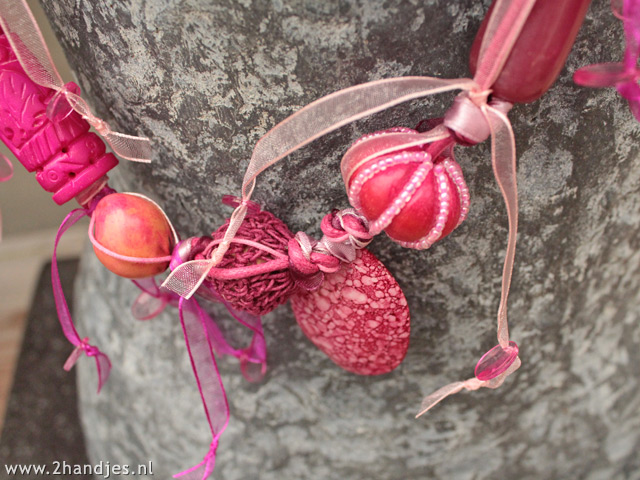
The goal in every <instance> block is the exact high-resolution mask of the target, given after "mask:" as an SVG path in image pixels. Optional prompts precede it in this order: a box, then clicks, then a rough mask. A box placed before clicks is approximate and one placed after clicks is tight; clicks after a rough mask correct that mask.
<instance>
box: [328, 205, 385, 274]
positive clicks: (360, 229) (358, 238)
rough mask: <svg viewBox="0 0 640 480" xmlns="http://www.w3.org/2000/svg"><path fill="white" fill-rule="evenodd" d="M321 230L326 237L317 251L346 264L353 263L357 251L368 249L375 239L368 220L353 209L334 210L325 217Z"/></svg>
mask: <svg viewBox="0 0 640 480" xmlns="http://www.w3.org/2000/svg"><path fill="white" fill-rule="evenodd" d="M320 228H321V229H322V233H323V234H324V236H323V237H322V239H321V240H320V241H319V242H318V246H317V247H316V250H318V251H320V252H326V253H329V254H331V255H333V256H334V257H337V258H339V259H340V260H341V261H343V262H346V263H351V262H353V260H354V259H355V258H356V250H359V249H362V248H364V247H366V246H367V245H369V243H370V242H371V240H372V239H373V234H372V233H371V232H370V231H369V222H368V220H367V219H366V217H365V216H364V215H361V214H359V213H358V212H356V210H355V209H353V208H346V209H344V210H334V211H333V212H331V213H329V214H327V215H325V217H324V218H323V219H322V223H321V225H320Z"/></svg>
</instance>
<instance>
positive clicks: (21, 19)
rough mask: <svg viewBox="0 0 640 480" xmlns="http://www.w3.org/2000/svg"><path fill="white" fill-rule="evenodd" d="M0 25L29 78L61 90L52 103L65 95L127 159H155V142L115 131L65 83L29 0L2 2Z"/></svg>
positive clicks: (117, 152) (55, 103) (115, 149)
mask: <svg viewBox="0 0 640 480" xmlns="http://www.w3.org/2000/svg"><path fill="white" fill-rule="evenodd" d="M0 27H2V30H3V31H4V33H5V35H6V36H7V39H8V40H9V43H10V44H11V47H12V48H13V51H14V52H15V54H16V57H17V58H18V61H19V62H20V65H22V68H23V69H24V71H25V72H26V74H27V75H28V76H29V78H30V79H31V80H33V81H34V82H35V83H37V84H38V85H40V86H42V87H45V88H50V89H52V90H55V91H56V92H57V94H56V95H55V96H54V98H53V99H52V102H53V103H52V105H54V106H56V105H58V103H59V101H60V98H61V96H64V97H65V98H66V99H67V102H68V103H69V105H70V107H71V108H73V109H74V110H75V111H76V112H78V113H79V114H80V115H81V116H82V118H84V119H85V120H86V121H87V123H89V124H90V125H91V126H92V127H94V128H95V129H96V131H97V132H98V133H99V134H100V135H101V136H102V137H103V138H104V139H105V140H106V142H107V143H108V144H109V146H110V147H111V148H112V150H113V151H114V153H116V154H117V155H119V156H120V157H122V158H125V159H127V160H132V161H137V162H150V161H151V145H150V142H149V139H148V138H144V137H135V136H132V135H125V134H123V133H118V132H114V131H112V130H111V128H110V127H109V125H108V124H107V123H106V122H105V121H104V120H102V119H100V118H98V117H96V116H95V115H94V114H93V113H92V111H91V109H90V108H89V105H88V104H87V102H85V101H84V100H83V99H82V97H80V96H79V95H78V94H77V93H75V92H74V91H73V90H75V86H74V87H71V86H68V85H65V84H64V82H63V81H62V78H61V77H60V74H59V73H58V70H57V69H56V67H55V65H54V63H53V59H52V58H51V54H50V53H49V49H48V48H47V45H46V43H45V41H44V38H43V36H42V32H41V31H40V28H39V27H38V24H37V22H36V20H35V18H34V17H33V14H32V13H31V10H30V9H29V6H28V5H27V2H26V1H25V0H11V1H4V0H3V1H2V2H0ZM55 108H56V107H54V109H55ZM57 108H59V107H57Z"/></svg>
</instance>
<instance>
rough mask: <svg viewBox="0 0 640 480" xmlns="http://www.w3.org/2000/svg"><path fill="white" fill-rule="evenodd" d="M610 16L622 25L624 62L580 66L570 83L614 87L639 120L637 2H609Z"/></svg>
mask: <svg viewBox="0 0 640 480" xmlns="http://www.w3.org/2000/svg"><path fill="white" fill-rule="evenodd" d="M612 8H613V13H614V14H615V15H616V16H617V17H619V18H620V19H621V20H622V21H623V22H624V32H625V40H626V48H625V52H624V60H623V61H622V62H618V63H597V64H594V65H588V66H586V67H582V68H580V69H579V70H577V71H576V72H575V74H574V75H573V80H574V82H576V83H577V84H578V85H582V86H585V87H614V86H615V87H616V89H617V90H618V92H619V93H620V95H622V96H623V97H624V98H626V99H627V101H628V102H629V109H630V110H631V113H633V115H634V116H635V117H636V119H637V120H638V121H640V85H638V81H639V80H640V68H638V58H639V57H640V0H624V3H623V1H622V0H613V1H612Z"/></svg>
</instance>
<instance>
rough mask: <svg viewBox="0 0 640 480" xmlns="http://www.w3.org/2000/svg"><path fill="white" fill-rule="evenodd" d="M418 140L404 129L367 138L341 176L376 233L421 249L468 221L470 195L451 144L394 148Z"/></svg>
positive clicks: (354, 150)
mask: <svg viewBox="0 0 640 480" xmlns="http://www.w3.org/2000/svg"><path fill="white" fill-rule="evenodd" d="M418 135H419V134H418V132H416V131H415V130H411V129H408V128H403V127H398V128H395V129H391V130H386V131H382V132H376V133H374V134H371V135H367V136H365V137H363V138H362V139H360V140H358V141H356V142H355V143H354V144H353V145H352V147H351V148H350V149H349V151H348V152H347V153H346V154H345V156H344V158H343V160H342V172H343V177H344V180H345V186H346V188H347V192H348V195H349V200H350V202H351V204H352V205H353V207H354V208H355V209H356V210H358V211H359V212H360V213H362V214H363V215H364V216H365V217H366V218H367V219H368V220H369V222H370V231H371V233H373V234H377V233H379V232H380V231H383V230H384V231H385V232H386V233H387V235H388V236H389V237H391V238H392V239H393V240H394V241H396V242H398V243H400V244H401V245H403V246H406V247H410V248H419V249H420V248H428V247H430V246H431V245H432V244H433V243H434V242H435V241H436V240H439V239H440V238H443V237H445V236H446V235H448V234H449V233H451V232H452V231H453V230H454V229H455V228H456V227H457V226H458V225H459V224H460V223H461V222H462V221H463V220H464V219H465V218H466V215H467V213H468V209H469V191H468V189H467V186H466V184H465V182H464V179H463V177H462V171H461V169H460V167H459V165H458V164H457V163H456V161H455V160H454V159H453V155H452V149H451V145H448V146H445V147H443V145H442V143H433V144H428V145H427V146H426V147H425V146H413V147H408V148H407V147H398V149H396V148H395V146H396V145H401V144H403V143H406V142H407V141H408V140H411V139H414V137H415V138H419V136H418ZM377 152H381V153H380V154H378V153H377ZM433 154H435V158H432V157H433Z"/></svg>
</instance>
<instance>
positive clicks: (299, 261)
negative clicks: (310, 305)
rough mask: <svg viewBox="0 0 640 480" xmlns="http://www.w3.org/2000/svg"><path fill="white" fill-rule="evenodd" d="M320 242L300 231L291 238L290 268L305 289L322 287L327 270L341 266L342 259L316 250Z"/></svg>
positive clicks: (297, 281) (330, 270)
mask: <svg viewBox="0 0 640 480" xmlns="http://www.w3.org/2000/svg"><path fill="white" fill-rule="evenodd" d="M317 243H318V242H316V241H315V240H313V239H311V238H310V237H309V236H308V235H307V234H306V233H304V232H298V233H296V235H295V237H293V238H292V239H291V240H289V244H288V249H287V250H288V254H289V270H290V271H291V275H292V276H293V278H294V280H295V281H296V283H297V284H298V285H299V286H300V287H302V288H304V289H305V290H309V291H313V290H317V289H318V288H320V285H322V282H323V280H324V273H325V272H332V271H333V272H335V271H337V270H338V269H339V268H340V260H338V259H337V258H336V257H334V256H332V255H330V254H327V253H320V252H315V251H314V247H315V246H316V245H317Z"/></svg>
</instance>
